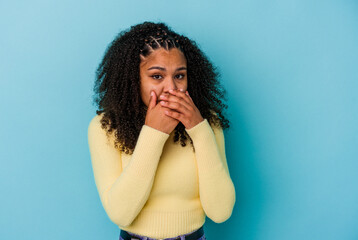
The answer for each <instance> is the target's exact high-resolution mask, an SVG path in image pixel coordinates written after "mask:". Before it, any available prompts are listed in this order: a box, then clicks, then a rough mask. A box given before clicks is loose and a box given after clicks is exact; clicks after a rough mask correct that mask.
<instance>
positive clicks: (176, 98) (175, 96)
mask: <svg viewBox="0 0 358 240" xmlns="http://www.w3.org/2000/svg"><path fill="white" fill-rule="evenodd" d="M167 99H168V100H169V101H172V102H178V103H181V104H182V105H184V106H185V107H186V108H187V109H188V110H191V109H194V103H193V102H192V101H191V99H190V98H189V96H187V95H186V94H185V93H184V92H179V91H173V92H172V93H171V94H169V96H168V97H167Z"/></svg>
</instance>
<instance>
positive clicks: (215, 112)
mask: <svg viewBox="0 0 358 240" xmlns="http://www.w3.org/2000/svg"><path fill="white" fill-rule="evenodd" d="M160 47H162V48H164V49H166V50H168V49H171V48H174V47H175V48H177V49H179V50H180V51H181V52H182V53H183V54H184V56H185V58H186V60H187V74H188V89H187V90H188V92H189V93H190V96H191V98H192V99H193V101H194V103H195V106H196V107H197V108H198V110H199V111H200V113H201V115H202V117H203V118H205V119H207V120H208V122H209V123H210V125H211V126H214V125H215V126H218V127H221V128H222V129H226V128H229V127H230V125H229V124H230V123H229V120H228V119H227V118H226V117H225V116H224V114H223V110H224V109H226V108H227V105H226V104H225V103H223V101H222V99H224V100H226V99H225V94H226V90H225V89H224V88H223V87H222V85H221V84H220V82H219V81H218V77H219V73H218V71H217V68H216V67H214V66H213V64H212V63H211V62H210V61H209V60H208V58H207V56H206V55H205V54H204V53H203V52H202V51H201V50H200V49H199V47H198V46H197V44H196V43H195V42H194V41H193V40H191V39H189V38H187V37H186V36H183V35H180V34H177V33H175V32H174V31H172V30H171V28H170V27H168V26H167V25H166V24H165V23H153V22H143V23H141V24H137V25H134V26H131V27H130V28H129V29H126V30H124V31H121V32H120V33H119V34H118V35H117V36H116V37H115V39H114V40H113V41H112V42H111V43H110V44H109V46H108V47H107V49H106V51H105V54H104V57H103V59H102V61H101V62H100V64H99V66H98V68H97V70H96V78H95V85H94V88H93V89H94V93H95V94H94V96H93V103H94V104H95V105H98V110H96V113H97V114H98V115H100V114H102V113H103V117H102V119H101V125H102V128H103V129H106V132H107V136H108V134H110V133H112V132H113V130H115V147H116V148H118V149H119V150H120V151H123V152H125V153H127V154H132V153H133V151H134V148H135V145H136V143H137V140H138V137H139V133H140V131H141V128H142V126H143V124H144V123H145V116H146V111H147V110H146V109H147V108H146V106H145V104H144V103H143V101H142V99H141V96H140V74H139V65H140V61H141V59H140V55H143V56H148V55H149V54H151V52H152V51H154V50H155V49H157V48H160ZM174 130H175V135H174V142H178V141H180V144H181V145H182V146H183V147H184V146H186V140H187V139H188V138H189V140H190V143H191V145H192V147H193V150H194V151H195V149H194V146H193V141H192V140H191V138H190V136H189V135H188V133H187V132H186V131H185V127H184V125H183V124H182V123H181V122H179V123H178V125H177V126H176V128H175V129H174Z"/></svg>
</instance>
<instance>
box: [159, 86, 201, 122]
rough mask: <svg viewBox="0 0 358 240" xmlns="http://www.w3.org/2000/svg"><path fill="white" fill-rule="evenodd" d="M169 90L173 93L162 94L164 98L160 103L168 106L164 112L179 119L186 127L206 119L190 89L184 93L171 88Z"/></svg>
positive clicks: (161, 97)
mask: <svg viewBox="0 0 358 240" xmlns="http://www.w3.org/2000/svg"><path fill="white" fill-rule="evenodd" d="M169 92H170V93H171V94H169V95H161V96H160V99H161V100H162V101H161V102H160V104H161V105H162V106H163V107H165V108H167V111H165V112H164V113H165V114H166V115H167V116H170V117H172V118H174V119H177V120H179V121H180V122H181V123H183V125H184V126H185V128H186V129H190V128H192V127H194V126H196V125H197V124H198V123H200V122H202V121H204V118H203V117H202V116H201V114H200V111H199V110H198V108H197V107H196V106H195V104H194V101H193V99H192V98H191V97H190V96H189V92H188V91H186V92H185V93H184V92H181V91H179V90H169Z"/></svg>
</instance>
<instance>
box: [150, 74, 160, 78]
mask: <svg viewBox="0 0 358 240" xmlns="http://www.w3.org/2000/svg"><path fill="white" fill-rule="evenodd" d="M152 78H154V79H162V76H161V75H159V74H154V75H152Z"/></svg>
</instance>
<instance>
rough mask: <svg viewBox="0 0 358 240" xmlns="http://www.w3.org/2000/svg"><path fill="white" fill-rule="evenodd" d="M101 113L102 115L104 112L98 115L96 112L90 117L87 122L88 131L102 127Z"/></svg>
mask: <svg viewBox="0 0 358 240" xmlns="http://www.w3.org/2000/svg"><path fill="white" fill-rule="evenodd" d="M103 115H104V113H101V114H99V115H98V114H97V115H95V116H94V117H92V119H91V120H90V122H89V124H88V131H93V130H96V129H97V130H98V129H102V127H101V126H102V123H101V119H102V117H103Z"/></svg>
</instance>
